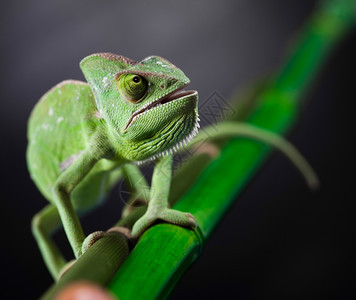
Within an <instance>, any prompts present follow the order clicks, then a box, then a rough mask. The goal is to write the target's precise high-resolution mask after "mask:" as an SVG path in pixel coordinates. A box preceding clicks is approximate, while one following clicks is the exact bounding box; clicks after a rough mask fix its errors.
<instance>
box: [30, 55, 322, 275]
mask: <svg viewBox="0 0 356 300" xmlns="http://www.w3.org/2000/svg"><path fill="white" fill-rule="evenodd" d="M80 67H81V69H82V71H83V73H84V76H85V78H86V80H87V81H88V83H85V82H81V81H75V80H67V81H63V82H61V83H59V84H58V85H56V86H55V87H53V88H52V89H51V90H49V91H48V92H47V93H46V94H45V95H44V96H43V97H42V98H41V99H40V100H39V102H38V103H37V105H36V106H35V108H34V109H33V111H32V114H31V116H30V119H29V125H28V140H29V144H28V149H27V163H28V168H29V172H30V174H31V177H32V179H33V180H34V182H35V184H36V185H37V187H38V188H39V190H40V191H41V193H42V194H43V195H44V197H45V198H46V199H47V200H48V201H49V202H50V204H49V205H47V206H46V207H45V208H44V209H43V210H42V211H40V212H39V213H38V214H36V215H35V217H34V218H33V222H32V230H33V233H34V236H35V238H36V240H37V243H38V245H39V248H40V251H41V253H42V256H43V258H44V261H45V262H46V265H47V267H48V269H49V271H50V272H51V274H52V276H53V277H54V278H55V279H58V276H59V274H60V271H61V269H62V268H63V267H64V265H65V264H66V262H65V260H64V259H63V257H62V256H61V254H60V252H59V250H58V248H57V247H56V245H55V244H54V243H53V241H52V239H51V233H53V231H54V230H55V229H57V228H58V227H60V225H61V224H62V225H63V228H64V230H65V233H66V235H67V238H68V240H69V242H70V245H71V247H72V249H73V252H74V255H75V257H76V258H78V257H79V256H81V255H82V254H83V252H84V251H85V247H83V245H88V244H90V241H91V240H93V235H89V236H87V237H85V235H84V233H83V229H82V226H81V224H80V221H79V218H78V216H77V213H84V212H86V211H88V210H90V209H92V208H94V207H95V206H96V205H97V204H98V203H100V202H101V201H102V199H104V198H105V196H106V195H107V194H108V192H109V191H110V189H111V188H112V187H113V186H114V185H115V184H116V183H117V181H118V180H119V179H120V178H122V177H123V178H124V179H129V180H130V182H131V183H132V184H133V185H134V186H135V183H136V182H139V181H140V180H139V179H141V178H142V174H141V173H140V170H139V169H138V167H137V165H135V164H130V163H131V162H142V161H147V160H153V161H154V162H155V168H154V172H153V175H152V182H151V187H150V189H151V191H150V195H149V199H148V200H149V202H148V208H147V211H146V213H145V214H144V215H143V216H142V217H141V218H140V219H139V220H138V221H137V222H136V223H135V225H134V227H133V228H132V236H133V237H138V236H139V235H140V234H142V233H143V232H144V231H145V230H146V229H147V228H149V227H150V226H151V225H152V224H153V223H154V222H155V221H157V220H163V221H165V222H169V223H173V224H176V225H180V226H186V227H190V228H194V227H196V221H195V218H194V217H193V216H192V215H191V214H190V213H186V212H180V211H177V210H173V209H170V208H168V195H169V188H170V179H171V174H172V156H173V152H175V151H176V150H177V149H178V148H181V147H183V144H187V143H189V142H190V140H191V139H192V138H193V137H194V136H195V135H196V133H197V130H198V127H199V125H198V121H199V118H198V93H197V91H192V90H190V91H186V90H184V88H185V87H186V86H187V85H188V84H189V82H190V81H189V79H188V78H187V77H186V76H185V75H184V73H183V72H182V71H181V70H180V69H178V68H177V67H176V66H174V65H173V64H172V63H170V62H168V61H167V60H165V59H163V58H161V57H158V56H150V57H147V58H145V59H143V60H142V61H141V62H136V61H133V60H131V59H128V58H126V57H123V56H120V55H115V54H111V53H97V54H93V55H90V56H88V57H86V58H84V59H83V60H82V61H81V62H80ZM246 126H247V125H246ZM256 130H257V132H256ZM256 130H255V129H253V130H251V128H250V127H243V126H240V127H239V126H236V124H229V123H228V122H226V123H225V124H223V125H222V126H221V130H220V131H219V134H228V135H238V134H241V135H246V136H251V137H253V138H257V139H260V140H262V141H265V142H268V143H271V144H273V145H274V146H276V147H278V148H279V149H280V150H282V151H283V152H284V153H285V154H287V155H288V156H289V157H290V158H291V159H292V160H293V161H294V163H295V164H296V165H297V167H299V169H301V171H302V172H303V173H304V175H305V176H306V177H307V179H308V178H309V179H308V180H309V181H310V182H313V181H314V182H315V181H316V179H315V176H314V174H313V172H312V170H311V169H310V167H309V165H308V164H307V163H306V162H305V161H304V160H303V158H302V157H301V156H300V154H299V153H298V152H297V151H296V150H295V149H294V148H293V147H292V146H291V145H290V144H288V142H286V141H284V140H283V139H282V138H279V139H278V137H276V136H274V135H273V134H272V133H270V134H272V136H270V137H268V134H267V135H266V133H265V132H258V129H256ZM141 183H142V182H140V184H141ZM135 188H136V190H137V191H139V190H140V188H142V186H140V185H139V184H138V185H137V186H136V187H135Z"/></svg>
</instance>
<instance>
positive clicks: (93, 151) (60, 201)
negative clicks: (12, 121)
mask: <svg viewBox="0 0 356 300" xmlns="http://www.w3.org/2000/svg"><path fill="white" fill-rule="evenodd" d="M101 158H103V155H101V151H100V150H99V149H97V148H96V147H90V148H87V149H86V150H85V151H84V152H83V153H82V154H81V155H80V157H79V158H78V159H77V160H75V161H74V162H73V164H72V165H70V166H69V167H68V169H66V170H65V171H64V172H63V173H62V174H61V175H60V176H59V178H58V179H57V181H56V184H55V186H54V188H53V200H54V204H55V205H56V207H57V209H58V213H59V215H60V217H61V221H62V224H63V228H64V231H65V233H66V235H67V238H68V240H69V243H70V245H71V246H72V249H73V252H74V255H75V257H76V258H78V257H79V256H80V255H81V254H82V244H83V241H84V238H85V236H84V233H83V229H82V226H81V224H80V221H79V218H78V216H77V214H76V212H75V210H74V207H73V204H72V203H71V200H70V193H71V191H72V190H73V189H74V188H75V187H76V186H77V185H78V183H80V182H81V180H82V179H83V178H84V177H85V176H86V175H87V174H88V173H89V171H90V170H91V169H92V167H93V166H94V165H95V163H96V162H97V161H98V160H100V159H101Z"/></svg>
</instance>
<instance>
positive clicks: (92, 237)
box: [82, 231, 108, 254]
mask: <svg viewBox="0 0 356 300" xmlns="http://www.w3.org/2000/svg"><path fill="white" fill-rule="evenodd" d="M106 235H108V233H107V232H105V231H95V232H93V233H91V234H89V235H88V236H87V237H86V238H85V240H84V242H83V244H82V254H84V253H85V252H86V251H87V250H88V249H89V248H90V247H91V246H92V245H94V243H95V242H97V241H98V240H99V239H101V238H102V237H104V236H106Z"/></svg>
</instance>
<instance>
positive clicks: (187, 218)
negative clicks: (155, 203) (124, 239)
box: [131, 208, 197, 238]
mask: <svg viewBox="0 0 356 300" xmlns="http://www.w3.org/2000/svg"><path fill="white" fill-rule="evenodd" d="M158 220H162V221H164V222H167V223H170V224H175V225H179V226H183V227H189V228H196V227H197V222H196V220H195V218H194V217H193V215H192V214H190V213H185V212H181V211H178V210H174V209H170V208H164V209H162V210H157V209H156V210H154V209H148V210H147V212H146V213H145V214H144V215H143V216H142V217H141V218H140V219H139V220H138V221H137V222H136V223H135V225H134V226H133V228H132V233H131V235H132V237H134V238H137V237H139V236H140V235H141V234H142V233H143V232H144V231H145V230H147V229H148V228H149V227H151V226H152V225H153V224H154V223H155V222H156V221H158Z"/></svg>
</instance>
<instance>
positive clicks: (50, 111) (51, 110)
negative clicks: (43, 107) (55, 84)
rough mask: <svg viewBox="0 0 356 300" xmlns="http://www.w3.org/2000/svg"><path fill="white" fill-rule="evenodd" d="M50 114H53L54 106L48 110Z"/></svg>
mask: <svg viewBox="0 0 356 300" xmlns="http://www.w3.org/2000/svg"><path fill="white" fill-rule="evenodd" d="M48 114H49V115H50V116H53V108H52V107H51V108H50V109H49V110H48Z"/></svg>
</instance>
